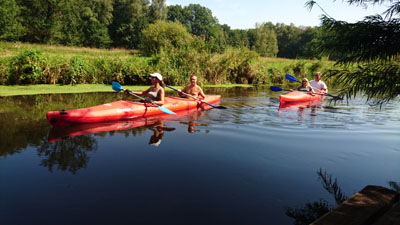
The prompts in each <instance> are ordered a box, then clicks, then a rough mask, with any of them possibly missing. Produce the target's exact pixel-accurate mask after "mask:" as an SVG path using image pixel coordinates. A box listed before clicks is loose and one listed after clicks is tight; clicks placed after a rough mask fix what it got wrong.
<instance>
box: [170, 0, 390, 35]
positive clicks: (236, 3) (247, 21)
mask: <svg viewBox="0 0 400 225" xmlns="http://www.w3.org/2000/svg"><path fill="white" fill-rule="evenodd" d="M307 1H308V0H167V1H166V4H167V5H181V6H182V7H184V6H187V5H189V4H199V5H201V6H204V7H206V8H208V9H210V10H211V11H212V14H213V16H214V17H216V18H217V19H218V21H219V24H227V25H228V26H230V28H231V29H250V28H255V26H256V23H259V24H261V23H264V22H272V23H273V24H276V23H283V24H286V25H290V24H294V25H295V26H297V27H299V26H319V25H321V20H320V17H321V15H322V14H323V12H322V10H321V9H320V8H318V6H317V5H314V7H313V9H312V10H311V11H309V9H308V8H306V7H305V6H304V5H305V3H306V2H307ZM316 2H317V3H318V4H319V5H320V6H321V7H322V8H323V9H324V10H325V12H326V13H328V14H329V16H331V17H333V18H334V19H336V20H341V21H346V22H349V23H354V22H357V21H360V20H363V18H364V17H365V16H369V15H375V14H382V13H383V12H384V11H385V10H386V9H387V8H388V7H387V6H385V5H375V6H373V5H369V6H368V7H367V9H365V8H363V7H361V6H349V5H348V4H347V3H346V2H343V1H340V0H336V1H334V0H319V1H316Z"/></svg>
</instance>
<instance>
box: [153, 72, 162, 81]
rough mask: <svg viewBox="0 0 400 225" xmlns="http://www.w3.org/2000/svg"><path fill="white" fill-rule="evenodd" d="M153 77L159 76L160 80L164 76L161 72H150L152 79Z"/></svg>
mask: <svg viewBox="0 0 400 225" xmlns="http://www.w3.org/2000/svg"><path fill="white" fill-rule="evenodd" d="M151 77H157V79H158V80H162V76H161V74H159V73H151V74H150V79H151Z"/></svg>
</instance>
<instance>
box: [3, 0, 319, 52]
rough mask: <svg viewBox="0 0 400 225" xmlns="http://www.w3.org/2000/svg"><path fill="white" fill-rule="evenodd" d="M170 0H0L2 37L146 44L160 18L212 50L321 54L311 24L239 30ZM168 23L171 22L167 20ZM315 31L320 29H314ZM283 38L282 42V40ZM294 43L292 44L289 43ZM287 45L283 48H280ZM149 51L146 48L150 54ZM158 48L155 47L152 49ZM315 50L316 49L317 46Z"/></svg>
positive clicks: (80, 43) (48, 41) (45, 41)
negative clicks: (147, 33) (179, 26)
mask: <svg viewBox="0 0 400 225" xmlns="http://www.w3.org/2000/svg"><path fill="white" fill-rule="evenodd" d="M165 2H166V1H165V0H152V1H149V0H70V1H64V0H63V1H54V0H51V1H49V0H7V1H1V2H0V41H22V42H29V43H41V44H56V45H66V46H81V47H96V48H111V47H122V48H128V49H139V48H141V49H145V47H144V46H145V45H146V44H147V43H151V42H152V41H151V40H148V39H147V38H148V36H147V37H144V36H143V32H144V31H146V30H148V29H149V26H150V25H152V24H155V23H156V22H157V21H166V22H176V23H180V24H182V25H183V27H185V29H186V31H187V32H188V33H189V34H191V35H192V36H196V37H200V38H203V39H204V40H205V41H206V44H207V45H208V48H209V50H211V51H212V52H214V53H223V52H224V51H225V49H227V48H230V47H239V48H240V47H247V48H249V49H253V50H254V51H256V52H257V53H258V54H260V55H261V56H274V57H275V56H279V57H284V58H310V59H312V58H319V55H318V54H309V53H310V52H308V53H305V52H304V51H303V49H305V48H306V46H307V45H308V43H309V42H311V41H312V40H313V39H315V38H316V36H315V35H311V36H309V35H308V36H307V35H306V36H307V37H308V38H304V37H303V35H304V34H306V33H307V34H310V32H309V30H308V29H311V30H312V31H314V30H315V29H317V28H311V27H310V28H298V27H295V26H293V25H290V26H287V27H289V28H290V29H288V30H287V31H288V32H284V33H282V32H278V31H277V30H278V29H280V28H281V26H282V25H281V24H277V25H273V24H271V23H265V22H262V23H260V24H261V25H260V26H257V27H256V28H254V29H249V30H240V29H234V30H231V28H230V27H229V26H228V25H226V24H219V22H218V19H217V18H216V17H214V16H213V14H212V12H211V10H210V9H208V8H206V7H203V6H201V5H199V4H189V5H187V6H184V7H182V6H180V5H170V6H166V4H165ZM163 28H166V27H165V26H163ZM311 33H313V34H315V32H311ZM281 42H282V43H281ZM288 43H290V44H288ZM281 48H282V51H281ZM148 53H149V52H145V54H148ZM152 53H154V51H152ZM312 53H314V52H312Z"/></svg>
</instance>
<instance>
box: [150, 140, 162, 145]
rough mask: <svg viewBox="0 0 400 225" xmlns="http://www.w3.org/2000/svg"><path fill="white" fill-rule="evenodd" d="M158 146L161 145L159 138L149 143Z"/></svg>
mask: <svg viewBox="0 0 400 225" xmlns="http://www.w3.org/2000/svg"><path fill="white" fill-rule="evenodd" d="M160 144H161V138H160V139H159V140H158V141H156V142H154V143H151V144H150V145H153V146H156V147H158V146H159V145H160Z"/></svg>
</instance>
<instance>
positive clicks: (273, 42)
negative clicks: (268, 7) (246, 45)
mask: <svg viewBox="0 0 400 225" xmlns="http://www.w3.org/2000/svg"><path fill="white" fill-rule="evenodd" d="M253 38H254V42H253V44H252V46H251V48H252V49H253V50H254V51H256V52H257V53H258V54H260V55H261V56H266V57H276V55H277V53H278V41H277V39H276V34H275V31H274V28H273V25H272V23H262V24H256V29H254V30H253Z"/></svg>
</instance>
